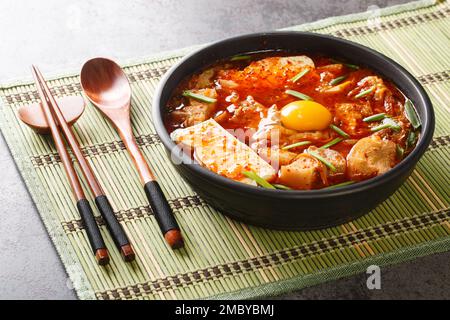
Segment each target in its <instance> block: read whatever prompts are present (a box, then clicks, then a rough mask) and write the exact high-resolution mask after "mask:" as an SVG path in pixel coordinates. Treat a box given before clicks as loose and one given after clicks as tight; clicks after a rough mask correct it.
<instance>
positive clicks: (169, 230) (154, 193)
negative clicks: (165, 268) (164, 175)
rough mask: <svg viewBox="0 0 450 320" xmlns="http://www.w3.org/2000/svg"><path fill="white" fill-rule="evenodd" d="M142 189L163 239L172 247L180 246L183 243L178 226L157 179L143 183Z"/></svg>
mask: <svg viewBox="0 0 450 320" xmlns="http://www.w3.org/2000/svg"><path fill="white" fill-rule="evenodd" d="M144 190H145V194H146V195H147V199H148V201H149V202H150V207H151V208H152V211H153V213H154V215H155V218H156V221H157V222H158V225H159V228H160V229H161V231H162V233H163V235H164V239H166V242H167V243H168V244H169V245H170V247H171V248H172V249H177V248H181V247H182V246H183V245H184V243H183V238H182V237H181V232H180V227H179V226H178V223H177V221H176V220H175V217H174V216H173V213H172V209H171V208H170V205H169V203H168V202H167V199H166V197H165V196H164V193H163V191H162V189H161V187H160V186H159V183H158V181H155V180H154V181H149V182H147V183H146V184H145V185H144Z"/></svg>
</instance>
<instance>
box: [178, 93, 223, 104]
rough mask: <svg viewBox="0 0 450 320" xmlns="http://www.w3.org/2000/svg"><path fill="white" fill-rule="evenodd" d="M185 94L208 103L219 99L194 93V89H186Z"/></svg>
mask: <svg viewBox="0 0 450 320" xmlns="http://www.w3.org/2000/svg"><path fill="white" fill-rule="evenodd" d="M183 96H185V97H188V98H192V99H195V100H198V101H202V102H206V103H214V102H216V101H217V99H214V98H210V97H207V96H204V95H201V94H198V93H194V92H192V91H184V92H183Z"/></svg>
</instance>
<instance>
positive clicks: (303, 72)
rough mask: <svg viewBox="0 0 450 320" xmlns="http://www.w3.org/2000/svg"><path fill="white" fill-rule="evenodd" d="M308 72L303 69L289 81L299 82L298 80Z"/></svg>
mask: <svg viewBox="0 0 450 320" xmlns="http://www.w3.org/2000/svg"><path fill="white" fill-rule="evenodd" d="M308 72H309V69H303V70H302V71H300V72H299V73H298V74H297V75H296V76H295V77H293V78H292V79H291V81H292V82H297V81H298V80H300V78H302V77H303V76H304V75H305V74H307V73H308Z"/></svg>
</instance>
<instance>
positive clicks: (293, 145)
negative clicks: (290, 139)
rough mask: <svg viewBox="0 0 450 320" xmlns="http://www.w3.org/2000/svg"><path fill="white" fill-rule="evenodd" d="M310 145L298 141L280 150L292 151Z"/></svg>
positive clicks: (308, 142)
mask: <svg viewBox="0 0 450 320" xmlns="http://www.w3.org/2000/svg"><path fill="white" fill-rule="evenodd" d="M310 143H311V141H300V142H296V143H293V144H290V145H287V146H284V147H283V148H281V150H288V149H292V148H295V147H301V146H305V145H307V144H310Z"/></svg>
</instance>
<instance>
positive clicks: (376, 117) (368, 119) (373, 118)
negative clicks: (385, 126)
mask: <svg viewBox="0 0 450 320" xmlns="http://www.w3.org/2000/svg"><path fill="white" fill-rule="evenodd" d="M384 118H386V114H385V113H377V114H374V115H373V116H370V117H366V118H364V119H363V121H364V122H373V121H380V120H383V119H384Z"/></svg>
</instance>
